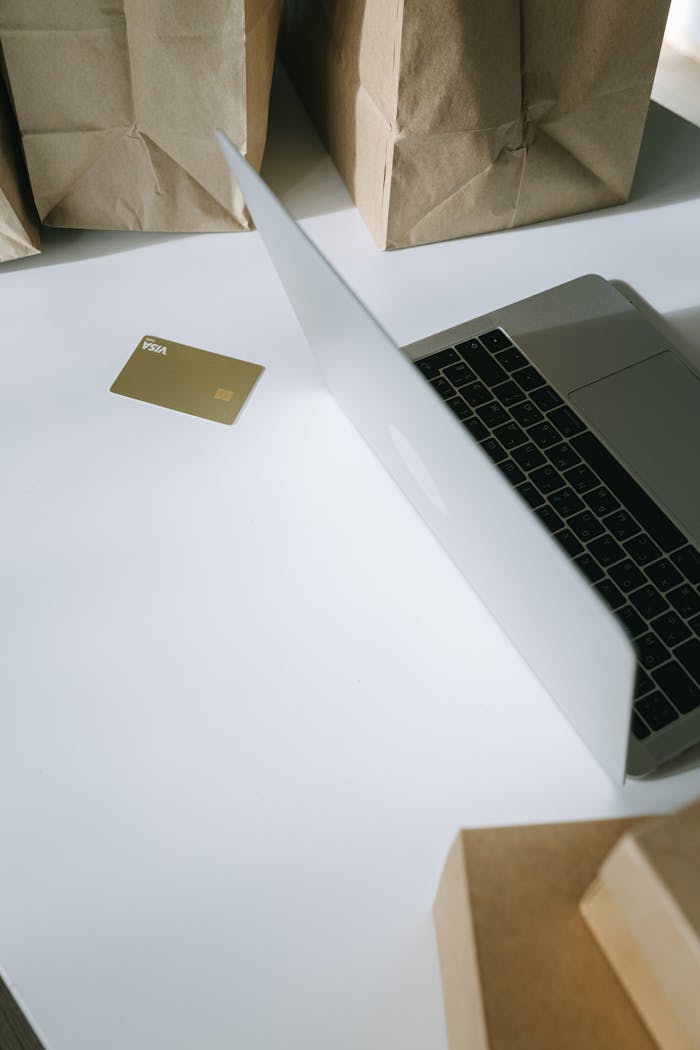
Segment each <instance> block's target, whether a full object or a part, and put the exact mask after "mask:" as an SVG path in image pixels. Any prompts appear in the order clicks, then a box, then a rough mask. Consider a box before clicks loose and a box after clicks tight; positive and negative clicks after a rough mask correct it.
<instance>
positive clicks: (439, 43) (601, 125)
mask: <svg viewBox="0 0 700 1050" xmlns="http://www.w3.org/2000/svg"><path fill="white" fill-rule="evenodd" d="M667 13H668V0H586V3H574V2H571V0H568V2H560V3H553V2H552V0H491V2H490V3H483V0H411V2H410V3H408V2H405V0H362V2H361V3H348V2H347V0H286V2H285V6H284V11H283V20H282V25H281V48H282V56H283V60H284V63H285V65H286V67H287V69H288V70H289V72H290V74H291V76H292V79H293V81H294V83H295V85H296V86H297V88H298V89H299V92H300V94H301V96H302V98H303V100H304V102H305V104H306V105H307V107H308V109H309V112H310V113H311V115H312V117H313V119H314V121H315V122H316V125H317V127H318V129H319V131H320V134H321V137H322V138H323V139H324V141H325V143H326V144H327V146H328V149H329V150H330V153H331V155H332V157H333V159H334V160H335V162H336V164H337V166H338V168H339V170H340V173H341V175H342V176H343V178H344V180H345V182H346V184H347V186H348V188H349V190H350V192H351V194H352V195H353V197H354V199H355V201H356V203H357V206H358V209H359V210H360V213H361V214H362V217H363V218H364V220H365V222H366V223H367V225H368V226H369V229H370V231H371V233H372V235H373V237H374V238H375V240H376V242H377V244H378V245H379V246H380V247H382V248H401V247H405V246H407V245H413V244H425V243H427V242H429V241H439V240H446V239H447V238H450V237H463V236H465V235H466V234H476V233H484V232H486V231H488V230H500V229H508V228H510V227H512V226H522V225H523V224H524V223H530V222H538V221H540V220H541V219H547V218H551V217H554V216H558V215H569V214H572V213H574V212H579V211H587V210H589V209H592V208H601V207H605V206H607V205H611V204H619V203H620V202H621V201H624V200H626V199H627V197H628V195H629V191H630V187H631V183H632V176H633V174H634V169H635V165H636V163H637V154H638V151H639V144H640V140H641V135H642V130H643V127H644V121H645V119H646V113H647V108H648V105H649V95H650V92H651V86H652V81H653V79H654V72H655V70H656V64H657V61H658V57H659V49H660V47H661V40H662V36H663V30H664V24H665V21H666V15H667Z"/></svg>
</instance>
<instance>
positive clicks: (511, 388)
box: [493, 380, 526, 408]
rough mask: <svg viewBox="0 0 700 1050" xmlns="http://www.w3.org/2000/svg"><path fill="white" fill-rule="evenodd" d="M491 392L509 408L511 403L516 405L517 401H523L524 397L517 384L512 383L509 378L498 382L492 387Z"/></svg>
mask: <svg viewBox="0 0 700 1050" xmlns="http://www.w3.org/2000/svg"><path fill="white" fill-rule="evenodd" d="M493 393H494V395H495V397H497V398H498V400H499V401H500V402H501V404H502V405H505V407H506V408H510V407H511V405H517V404H518V402H519V401H524V400H525V397H526V395H525V394H524V393H523V391H522V390H521V389H520V387H519V386H518V384H517V383H513V382H512V381H511V380H508V382H507V383H499V384H498V386H495V387H494V388H493Z"/></svg>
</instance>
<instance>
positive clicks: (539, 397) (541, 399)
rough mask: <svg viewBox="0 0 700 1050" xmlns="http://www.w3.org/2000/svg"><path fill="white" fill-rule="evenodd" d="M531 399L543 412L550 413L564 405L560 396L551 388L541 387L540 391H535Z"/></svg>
mask: <svg viewBox="0 0 700 1050" xmlns="http://www.w3.org/2000/svg"><path fill="white" fill-rule="evenodd" d="M530 397H531V398H532V400H533V401H534V402H535V404H536V405H537V407H538V408H539V409H541V410H542V411H543V412H550V411H551V410H552V409H553V408H558V407H559V405H563V404H564V402H563V401H562V399H561V398H560V397H559V394H558V393H557V392H556V390H555V389H554V388H553V387H551V386H541V387H539V389H537V390H533V391H532V393H531V394H530Z"/></svg>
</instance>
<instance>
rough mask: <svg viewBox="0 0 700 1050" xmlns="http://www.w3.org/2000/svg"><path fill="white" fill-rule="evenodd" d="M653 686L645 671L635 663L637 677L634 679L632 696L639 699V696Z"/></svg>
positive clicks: (649, 690)
mask: <svg viewBox="0 0 700 1050" xmlns="http://www.w3.org/2000/svg"><path fill="white" fill-rule="evenodd" d="M653 688H654V683H653V682H652V680H651V678H650V677H649V675H648V674H647V673H646V671H643V670H642V668H641V667H639V665H637V677H636V678H635V681H634V696H635V699H639V697H640V696H644V694H645V693H649V692H651V690H652V689H653Z"/></svg>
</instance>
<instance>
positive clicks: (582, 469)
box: [565, 463, 600, 496]
mask: <svg viewBox="0 0 700 1050" xmlns="http://www.w3.org/2000/svg"><path fill="white" fill-rule="evenodd" d="M565 476H566V480H567V481H568V482H569V484H570V485H571V487H572V489H574V491H575V492H578V494H579V496H582V495H583V494H584V492H590V491H591V489H597V488H598V487H599V485H600V482H599V481H598V478H597V477H596V476H595V474H594V473H593V471H592V470H589V469H588V467H587V466H586V464H585V463H582V464H581V465H580V466H578V467H572V468H571V470H567V472H566V475H565Z"/></svg>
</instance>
